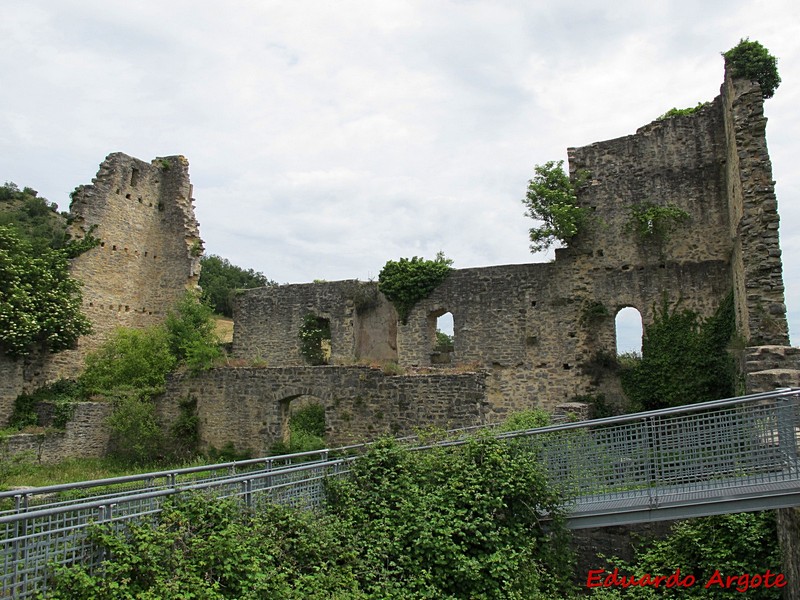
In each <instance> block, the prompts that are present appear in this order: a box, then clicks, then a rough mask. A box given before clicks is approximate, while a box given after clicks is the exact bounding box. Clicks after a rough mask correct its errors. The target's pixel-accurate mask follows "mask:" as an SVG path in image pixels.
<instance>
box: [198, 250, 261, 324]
mask: <svg viewBox="0 0 800 600" xmlns="http://www.w3.org/2000/svg"><path fill="white" fill-rule="evenodd" d="M200 268H201V270H200V281H199V285H200V287H201V288H202V289H203V298H204V300H205V302H206V303H207V304H209V305H210V306H211V307H212V308H213V309H214V311H215V312H216V313H218V314H220V315H224V316H226V317H229V318H232V317H233V298H234V296H235V294H236V290H249V289H252V288H259V287H264V286H267V285H275V282H274V281H271V280H269V279H267V277H266V275H264V274H263V273H261V272H259V271H254V270H253V269H243V268H242V267H237V266H236V265H234V264H232V263H231V262H230V261H229V260H228V259H227V258H222V257H221V256H216V255H214V254H209V255H206V256H203V257H202V258H201V259H200Z"/></svg>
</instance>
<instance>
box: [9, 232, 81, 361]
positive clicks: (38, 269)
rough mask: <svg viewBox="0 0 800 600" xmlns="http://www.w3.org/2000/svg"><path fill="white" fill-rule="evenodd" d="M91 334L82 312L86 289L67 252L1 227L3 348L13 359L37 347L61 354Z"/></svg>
mask: <svg viewBox="0 0 800 600" xmlns="http://www.w3.org/2000/svg"><path fill="white" fill-rule="evenodd" d="M90 331H91V324H90V322H89V320H88V319H87V318H86V316H84V315H83V313H82V312H81V287H80V283H78V282H77V281H76V280H75V279H72V278H71V277H70V276H69V264H68V260H67V256H66V255H65V253H64V252H63V251H60V250H52V249H49V248H46V247H44V248H36V247H35V246H34V245H33V244H32V243H31V242H29V241H27V240H26V239H24V238H21V237H20V236H19V235H18V234H17V232H16V231H15V230H14V229H13V228H11V227H0V347H1V348H2V350H3V351H4V352H5V353H6V354H7V355H9V356H12V357H20V356H25V355H27V354H30V353H31V352H32V351H33V350H34V349H35V348H41V349H43V350H45V351H49V352H58V351H60V350H65V349H67V348H70V347H72V346H73V345H74V344H75V342H76V341H77V339H78V338H79V337H80V336H81V335H84V334H86V333H89V332H90Z"/></svg>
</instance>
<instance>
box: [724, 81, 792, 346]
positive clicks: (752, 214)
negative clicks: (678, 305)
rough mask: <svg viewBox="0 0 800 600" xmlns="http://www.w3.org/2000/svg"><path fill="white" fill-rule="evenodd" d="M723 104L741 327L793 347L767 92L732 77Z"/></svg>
mask: <svg viewBox="0 0 800 600" xmlns="http://www.w3.org/2000/svg"><path fill="white" fill-rule="evenodd" d="M722 101H723V103H724V111H723V114H724V117H725V135H726V149H727V153H726V158H727V163H726V166H727V195H728V198H729V210H730V219H729V221H730V225H731V227H730V236H731V239H732V244H733V253H732V257H731V262H732V274H733V282H734V286H735V290H736V293H735V307H736V327H737V330H738V331H739V333H740V334H741V335H742V336H743V337H744V338H745V339H746V340H748V341H750V342H751V343H753V344H779V345H780V344H784V345H788V343H789V333H788V323H787V321H786V305H785V304H784V286H783V268H782V263H781V249H780V242H779V239H778V227H779V223H780V217H779V216H778V202H777V199H776V197H775V182H774V181H773V180H772V163H771V162H770V159H769V152H768V151H767V139H766V126H767V119H766V117H764V101H763V98H762V97H761V88H760V87H759V86H758V85H757V84H756V83H754V82H750V81H746V80H742V79H736V80H734V79H732V78H731V77H730V74H729V73H726V77H725V83H724V84H723V86H722Z"/></svg>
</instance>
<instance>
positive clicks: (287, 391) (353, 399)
mask: <svg viewBox="0 0 800 600" xmlns="http://www.w3.org/2000/svg"><path fill="white" fill-rule="evenodd" d="M485 380H486V376H485V374H482V373H464V374H431V375H406V376H386V375H384V374H383V373H382V372H381V371H380V370H378V369H372V368H368V367H334V366H323V367H314V368H306V367H283V368H252V367H247V368H217V369H211V370H209V371H205V372H203V373H201V374H198V375H195V376H190V375H183V374H176V375H173V376H172V377H170V379H169V381H168V382H167V390H166V392H165V393H164V394H163V395H162V396H161V397H160V398H158V399H157V401H156V406H157V410H158V415H159V421H160V422H161V423H162V424H163V426H164V427H165V428H168V427H169V424H170V423H172V422H174V420H175V419H177V418H178V414H179V405H180V401H181V400H183V399H186V398H189V397H192V398H196V399H197V415H198V418H199V430H200V431H199V433H200V439H201V440H202V443H203V445H205V446H206V447H208V446H214V447H216V448H222V447H223V446H225V445H226V444H227V443H228V442H232V443H233V444H234V445H235V446H236V447H237V448H238V449H239V450H244V449H248V450H251V451H253V452H254V453H255V454H256V455H259V454H264V453H266V452H267V451H268V450H269V448H270V446H271V445H272V444H273V443H275V442H278V441H281V440H283V439H284V436H285V434H286V427H287V424H288V414H289V410H290V404H291V403H292V402H294V401H301V400H303V401H306V402H308V401H313V402H318V403H319V404H321V405H322V406H324V407H325V423H326V433H325V438H326V441H327V442H328V444H329V445H331V446H338V445H344V444H349V443H354V442H363V441H368V440H372V439H375V438H376V437H378V436H380V435H382V434H391V435H407V434H411V433H414V429H415V428H417V427H420V426H433V427H441V428H445V429H447V428H457V427H466V426H471V425H480V424H483V423H485V422H486V411H487V401H486V381H485Z"/></svg>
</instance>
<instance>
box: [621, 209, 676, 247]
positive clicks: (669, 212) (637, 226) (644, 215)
mask: <svg viewBox="0 0 800 600" xmlns="http://www.w3.org/2000/svg"><path fill="white" fill-rule="evenodd" d="M688 220H689V213H688V212H686V211H685V210H683V209H682V208H678V207H677V206H675V205H674V204H665V205H660V204H654V203H653V202H640V203H638V204H634V205H633V206H632V207H631V208H630V211H629V220H628V222H627V223H626V224H625V227H624V230H625V232H626V233H631V234H633V235H634V236H636V238H637V239H639V240H640V241H642V242H647V241H654V242H658V243H663V242H666V241H667V240H668V239H669V236H670V234H671V233H672V232H673V231H675V229H676V228H677V227H678V226H679V225H680V224H682V223H685V222H686V221H688Z"/></svg>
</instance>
